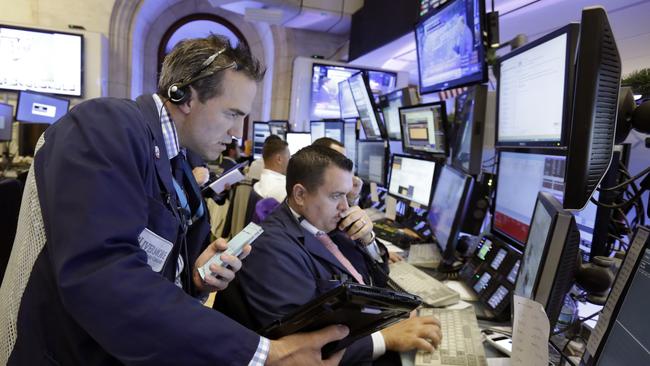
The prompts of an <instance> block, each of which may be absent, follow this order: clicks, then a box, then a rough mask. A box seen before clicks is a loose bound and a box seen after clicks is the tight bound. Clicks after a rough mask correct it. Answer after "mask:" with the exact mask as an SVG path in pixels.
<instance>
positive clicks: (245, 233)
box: [198, 222, 264, 280]
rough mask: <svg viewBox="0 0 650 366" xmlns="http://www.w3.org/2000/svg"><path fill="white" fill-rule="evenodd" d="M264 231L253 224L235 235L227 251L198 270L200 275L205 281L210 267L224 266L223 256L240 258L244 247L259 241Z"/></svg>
mask: <svg viewBox="0 0 650 366" xmlns="http://www.w3.org/2000/svg"><path fill="white" fill-rule="evenodd" d="M263 232H264V230H263V229H262V228H261V227H260V226H259V225H257V224H255V223H253V222H251V223H250V224H248V225H247V226H246V227H245V228H244V229H243V230H242V231H240V232H239V233H238V234H237V235H235V236H234V237H233V238H232V239H230V241H229V242H228V249H226V250H225V251H223V252H219V253H217V254H215V255H214V256H212V258H210V259H208V261H207V262H205V264H203V265H202V266H201V267H199V268H198V271H199V275H200V276H201V279H202V280H205V276H206V274H208V273H210V265H212V264H213V263H214V264H217V265H218V266H222V265H223V261H222V260H221V255H222V254H229V255H232V256H235V257H238V256H239V255H241V253H242V250H243V249H244V247H245V246H246V245H248V244H252V243H253V241H255V239H257V237H258V236H260V235H262V233H263Z"/></svg>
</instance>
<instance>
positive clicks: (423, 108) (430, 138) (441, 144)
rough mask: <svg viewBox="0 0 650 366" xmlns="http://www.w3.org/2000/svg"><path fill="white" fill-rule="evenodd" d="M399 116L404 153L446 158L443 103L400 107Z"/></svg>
mask: <svg viewBox="0 0 650 366" xmlns="http://www.w3.org/2000/svg"><path fill="white" fill-rule="evenodd" d="M399 115H400V122H401V126H402V128H401V131H402V146H403V147H404V151H405V152H407V153H409V154H415V155H424V156H428V157H431V158H445V157H446V156H447V152H448V146H447V136H446V134H445V128H446V127H445V126H446V124H447V112H446V110H445V103H444V102H435V103H428V104H420V105H416V106H411V107H402V108H400V109H399Z"/></svg>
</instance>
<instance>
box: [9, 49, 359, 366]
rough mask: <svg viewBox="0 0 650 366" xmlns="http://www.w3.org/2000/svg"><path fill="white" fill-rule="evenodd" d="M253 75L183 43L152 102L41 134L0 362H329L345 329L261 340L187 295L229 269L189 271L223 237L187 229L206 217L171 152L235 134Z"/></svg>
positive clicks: (79, 110)
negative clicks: (331, 346)
mask: <svg viewBox="0 0 650 366" xmlns="http://www.w3.org/2000/svg"><path fill="white" fill-rule="evenodd" d="M263 74H264V72H263V71H262V68H261V66H260V64H259V62H258V61H257V60H255V59H254V58H253V57H252V55H251V54H250V51H249V50H248V49H247V48H246V47H245V46H242V45H241V44H240V46H238V47H237V48H232V47H231V46H230V44H229V42H228V40H227V39H226V38H222V37H218V36H210V37H208V38H205V39H191V40H185V41H182V42H181V43H179V44H178V45H177V46H176V47H175V48H174V49H173V50H172V52H171V53H170V54H169V55H168V56H167V57H166V58H165V61H164V63H163V67H162V71H161V76H160V81H159V86H158V92H157V93H156V94H153V95H145V96H141V97H139V98H138V100H137V101H136V102H133V101H130V100H119V99H114V98H102V99H95V100H90V101H87V102H84V103H81V104H80V105H77V106H75V107H74V108H73V109H72V110H71V111H70V112H69V113H68V114H67V115H66V116H64V117H63V118H62V119H61V120H59V121H58V122H57V123H56V124H54V125H53V126H51V127H49V128H48V129H47V130H46V132H45V134H44V136H43V137H42V138H41V140H40V142H39V150H38V151H37V153H36V156H35V157H34V164H33V166H32V169H31V171H30V174H29V176H28V179H27V184H26V187H25V195H24V197H25V199H24V202H23V208H24V210H22V212H21V215H20V218H19V229H18V232H17V235H16V237H17V239H16V242H15V245H14V249H15V250H14V252H13V253H12V260H11V261H10V265H9V268H8V269H7V273H6V276H5V278H4V281H3V284H2V287H1V288H0V340H1V341H0V364H9V365H44V364H48V365H118V364H130V365H246V364H249V365H262V364H268V365H273V364H283V365H284V364H293V365H305V364H322V363H326V364H335V363H337V362H338V360H339V359H340V357H341V355H340V354H339V355H336V356H333V357H332V359H330V360H328V361H327V362H323V361H322V360H321V357H320V348H321V347H322V346H323V345H324V344H326V343H328V342H330V341H332V340H333V339H340V338H342V337H344V336H345V335H346V334H347V330H346V329H345V327H336V326H334V327H329V328H326V329H324V330H322V331H319V332H313V333H309V334H304V335H297V336H290V337H285V338H282V339H280V340H278V341H269V340H268V339H266V338H264V337H260V336H258V335H257V334H255V333H254V332H251V331H250V330H248V329H246V328H245V327H243V326H241V325H239V324H237V323H236V322H234V321H232V320H231V319H229V318H228V317H226V316H224V315H223V314H219V313H216V312H214V311H212V310H211V309H208V308H206V307H205V306H203V305H202V304H201V302H200V301H199V298H200V297H201V295H203V294H205V293H207V292H210V291H215V290H222V289H224V288H225V287H226V286H227V285H228V283H229V282H230V281H231V280H232V279H233V277H234V275H235V272H236V271H237V270H239V268H240V266H241V261H240V260H239V259H238V258H237V257H234V256H229V255H225V254H224V255H222V256H221V259H222V260H223V261H224V263H225V264H226V265H224V266H217V265H212V266H211V267H210V270H211V271H210V272H211V274H209V275H206V276H205V278H201V277H200V276H199V274H198V271H197V268H198V267H199V266H201V265H203V264H204V263H205V262H206V261H207V260H208V259H209V258H210V257H212V256H213V255H215V254H216V253H217V252H218V251H222V250H224V249H225V248H226V242H225V241H224V240H223V239H219V240H217V241H215V242H213V243H205V240H204V239H205V236H204V235H203V234H201V233H198V232H197V236H196V240H194V239H193V238H192V236H191V235H190V234H191V232H192V231H193V229H194V228H197V226H196V225H197V223H198V220H201V218H204V217H206V216H205V212H203V211H204V207H203V204H202V200H201V197H200V193H199V190H198V186H197V184H196V181H195V180H194V178H192V173H191V171H190V169H189V165H188V164H187V162H186V161H185V154H184V150H183V149H191V150H192V151H194V152H196V153H198V154H199V155H200V156H201V157H202V158H204V159H207V160H214V159H215V158H216V157H217V156H218V155H219V154H220V153H221V151H222V150H223V149H224V146H225V144H228V143H230V141H231V138H232V136H235V137H241V133H242V123H243V120H244V117H245V116H246V115H247V114H249V113H250V111H251V108H252V104H253V98H254V96H255V94H256V91H257V82H258V81H260V80H261V79H262V76H263ZM188 230H189V231H188ZM206 244H207V246H206ZM249 251H250V247H248V248H247V249H245V251H244V253H245V254H247V253H248V252H249ZM245 254H244V255H245Z"/></svg>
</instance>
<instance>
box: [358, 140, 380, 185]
mask: <svg viewBox="0 0 650 366" xmlns="http://www.w3.org/2000/svg"><path fill="white" fill-rule="evenodd" d="M386 147H387V146H386V143H385V142H384V141H372V140H361V141H357V176H358V177H359V178H361V179H363V180H365V181H366V182H374V183H377V184H379V185H380V186H386V155H387V151H386Z"/></svg>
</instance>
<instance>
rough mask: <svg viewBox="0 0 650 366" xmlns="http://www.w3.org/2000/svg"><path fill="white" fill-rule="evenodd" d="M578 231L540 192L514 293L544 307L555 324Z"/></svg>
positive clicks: (555, 203)
mask: <svg viewBox="0 0 650 366" xmlns="http://www.w3.org/2000/svg"><path fill="white" fill-rule="evenodd" d="M579 241H580V233H579V232H578V228H577V226H576V222H575V220H574V218H573V215H572V214H571V213H570V212H569V211H566V210H564V209H562V203H560V201H559V200H558V199H557V198H556V197H555V196H553V195H552V194H550V193H548V192H540V193H539V195H538V198H537V200H536V203H535V210H534V213H533V219H532V223H531V226H530V232H529V234H528V240H527V242H528V244H527V245H526V249H525V250H524V254H523V258H522V262H521V268H520V269H519V276H518V277H517V282H516V283H515V294H516V295H518V296H523V297H526V298H529V299H533V300H535V301H537V302H539V303H540V304H542V305H543V306H544V309H545V310H546V315H547V316H548V319H549V322H550V324H551V329H553V327H554V326H555V323H556V322H557V319H558V317H559V315H560V310H561V309H562V305H563V304H564V297H565V295H566V294H567V292H568V291H569V289H570V288H571V286H572V285H573V278H574V276H575V271H576V267H577V256H578V245H579Z"/></svg>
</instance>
